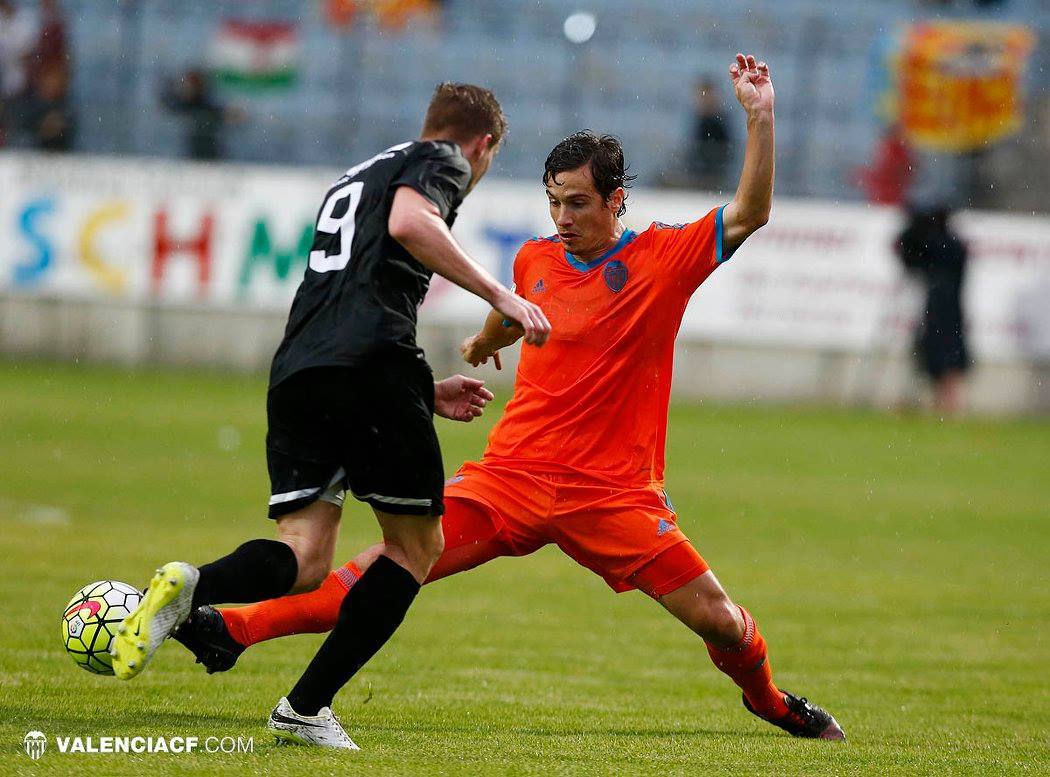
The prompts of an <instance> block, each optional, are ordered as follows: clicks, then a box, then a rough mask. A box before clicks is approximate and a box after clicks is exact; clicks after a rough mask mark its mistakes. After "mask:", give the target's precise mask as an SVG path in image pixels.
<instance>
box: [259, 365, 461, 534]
mask: <svg viewBox="0 0 1050 777" xmlns="http://www.w3.org/2000/svg"><path fill="white" fill-rule="evenodd" d="M266 416H267V420H268V422H269V429H268V431H267V434H266V464H267V467H268V468H269V470H270V494H271V496H270V517H271V518H280V517H281V516H282V515H287V514H288V513H291V512H294V511H296V510H300V509H302V508H303V507H306V506H307V505H309V504H311V503H312V502H315V501H317V500H318V499H325V501H330V502H334V503H336V504H342V491H343V489H344V488H346V489H349V491H350V493H351V494H352V495H353V496H354V498H356V499H359V500H360V501H362V502H367V503H368V504H370V505H372V507H374V508H375V509H377V510H380V511H382V512H385V513H394V514H402V515H435V516H436V515H441V514H442V513H443V512H444V511H445V506H444V503H443V502H442V500H441V495H442V490H443V488H444V479H445V476H444V468H443V467H442V463H441V448H440V446H439V445H438V438H437V432H436V431H435V430H434V376H433V373H432V372H431V371H430V367H429V366H428V365H427V363H426V362H425V361H424V360H423V359H421V358H418V357H416V356H413V355H400V354H398V355H396V356H392V357H386V358H383V359H376V360H374V362H373V363H370V364H369V365H368V366H367V367H314V368H311V369H306V370H302V371H301V372H297V373H295V374H294V375H292V376H291V377H289V378H287V379H285V380H284V381H282V382H280V383H278V384H277V385H276V386H275V387H273V388H272V389H270V392H269V394H268V395H267V399H266Z"/></svg>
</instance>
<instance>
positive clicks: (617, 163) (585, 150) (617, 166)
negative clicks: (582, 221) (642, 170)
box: [543, 130, 638, 216]
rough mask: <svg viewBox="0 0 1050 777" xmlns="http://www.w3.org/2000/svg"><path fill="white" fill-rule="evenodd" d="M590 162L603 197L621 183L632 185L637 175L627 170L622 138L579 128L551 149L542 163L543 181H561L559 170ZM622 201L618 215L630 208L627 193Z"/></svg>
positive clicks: (609, 195) (628, 186)
mask: <svg viewBox="0 0 1050 777" xmlns="http://www.w3.org/2000/svg"><path fill="white" fill-rule="evenodd" d="M587 163H590V166H591V176H592V177H593V178H594V188H595V189H597V191H598V194H600V195H601V197H602V199H603V200H608V199H609V198H610V197H611V196H612V193H613V192H614V191H616V190H617V189H618V188H620V187H621V186H622V187H623V188H624V189H629V188H630V186H631V181H633V180H634V179H635V178H637V177H638V176H635V175H628V174H627V165H626V164H624V161H623V146H622V145H620V140H619V138H616V137H613V136H612V135H595V134H594V133H593V132H591V131H590V130H580V131H579V132H574V133H573V134H571V135H569V137H567V138H565V140H563V141H562V142H561V143H559V144H558V145H556V146H555V147H554V148H553V149H551V152H550V154H548V155H547V161H546V162H545V163H544V165H543V185H544V186H546V185H547V184H549V183H550V182H551V181H554V183H558V179H557V178H556V176H557V174H558V173H564V172H565V171H566V170H575V169H576V168H577V167H582V166H583V165H585V164H587ZM623 203H624V204H623V205H621V206H620V210H618V211H617V212H616V215H617V216H622V215H623V214H624V213H626V212H627V194H626V193H625V194H624V197H623Z"/></svg>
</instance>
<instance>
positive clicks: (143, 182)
mask: <svg viewBox="0 0 1050 777" xmlns="http://www.w3.org/2000/svg"><path fill="white" fill-rule="evenodd" d="M339 172H340V171H338V170H317V169H311V170H293V169H288V168H276V167H262V166H233V165H218V166H205V165H195V164H188V163H180V162H171V161H166V160H137V159H127V158H118V159H110V158H99V157H94V158H92V157H48V156H41V155H33V154H30V155H24V154H2V155H0V292H2V293H6V294H46V295H59V296H64V295H68V296H74V297H79V298H83V297H92V298H99V299H106V298H126V299H133V300H142V301H156V302H160V303H171V304H180V303H186V302H193V303H200V304H206V305H216V306H223V307H237V306H255V307H259V306H261V307H268V308H284V307H286V306H287V305H288V304H289V302H290V300H291V298H292V295H293V294H294V292H295V288H296V285H297V284H298V281H299V278H300V277H301V275H302V272H303V268H304V267H305V263H306V255H307V253H308V251H309V240H310V236H311V230H312V224H313V220H314V217H315V215H316V209H317V207H318V205H319V204H320V201H321V198H322V196H323V194H324V192H325V190H326V189H327V188H328V186H329V185H330V183H331V181H332V180H334V179H335V178H336V177H338V175H339ZM628 204H629V213H628V215H627V217H626V218H625V221H626V222H627V224H628V226H630V227H631V228H633V229H636V230H642V229H645V228H646V227H648V225H649V224H650V222H652V221H654V220H658V221H663V222H667V223H675V222H685V221H690V220H694V219H697V218H700V217H701V216H703V215H704V214H705V213H706V212H707V211H708V210H710V209H711V208H713V207H716V206H717V205H720V204H722V203H721V202H720V201H718V200H716V199H713V198H712V197H711V196H710V195H705V194H688V193H682V192H661V191H655V190H644V189H638V190H635V191H632V192H631V196H630V200H629V203H628ZM901 224H902V215H901V214H900V213H899V212H898V211H896V210H894V209H891V208H881V207H867V206H864V205H857V204H838V203H831V202H822V201H807V200H793V199H788V198H777V200H776V203H775V206H774V213H773V218H772V220H771V222H770V224H769V225H767V226H766V227H765V228H764V229H763V230H761V231H760V232H759V233H758V234H756V235H755V236H753V237H752V238H751V239H750V240H749V241H748V242H747V243H746V244H745V245H744V246H743V247H742V248H741V249H740V250H739V251H738V252H737V254H736V256H734V257H733V258H732V259H731V260H730V261H729V262H728V263H727V264H725V265H724V266H723V267H721V268H719V269H718V271H717V272H715V273H714V275H712V276H711V278H709V279H708V281H707V282H706V283H705V284H704V285H703V286H702V287H701V289H700V290H699V292H698V293H697V295H696V297H695V298H694V300H693V303H692V304H691V305H690V307H689V309H688V311H687V313H686V317H685V321H684V322H683V326H682V331H683V333H685V334H687V335H688V336H689V337H691V338H696V339H706V340H711V341H715V342H731V343H740V344H748V343H755V344H763V345H770V344H773V345H779V344H783V345H785V346H802V347H817V348H828V349H836V350H843V351H847V352H868V351H871V350H877V349H883V348H894V347H898V348H899V347H904V345H906V343H907V342H908V338H909V336H910V335H909V333H910V330H911V327H912V323H913V321H914V319H915V316H916V315H917V313H918V306H919V304H920V301H919V299H918V298H916V295H915V293H914V290H912V289H909V284H908V283H907V282H906V280H905V278H904V276H903V274H902V272H901V270H900V267H899V263H898V261H897V259H896V257H895V256H894V253H893V243H894V240H895V237H896V234H897V232H898V231H899V229H900V228H901ZM956 225H957V227H958V228H959V230H960V232H961V233H962V234H963V236H964V237H965V238H966V239H967V241H968V243H969V245H970V258H971V262H970V266H969V273H968V277H967V285H966V307H967V317H968V321H969V331H970V335H971V341H972V350H973V352H974V355H975V356H976V357H977V358H979V359H983V360H988V361H1003V362H1013V361H1028V360H1032V359H1043V360H1045V359H1048V358H1050V219H1046V218H1037V217H1026V216H1015V215H1004V214H994V213H977V212H965V213H962V214H959V215H958V217H957V218H956ZM553 231H554V229H553V227H552V225H551V223H550V221H549V217H548V215H547V206H546V199H545V197H544V196H543V193H542V188H541V186H540V184H539V182H538V176H537V181H536V182H529V183H511V182H505V181H495V180H494V181H489V180H486V181H484V182H483V183H482V184H481V185H480V186H479V187H478V189H477V190H476V191H475V192H474V193H473V194H472V195H471V196H470V197H469V198H468V199H467V201H466V202H465V203H464V205H463V207H462V208H461V210H460V217H459V220H458V221H457V223H456V227H455V230H454V232H455V234H456V236H457V238H458V239H459V240H460V242H461V243H462V244H463V245H464V247H465V248H466V249H467V250H468V251H469V252H470V253H471V254H472V255H473V256H475V257H476V258H477V259H478V260H479V261H481V262H482V263H483V264H485V265H486V266H487V267H488V268H489V269H490V270H492V271H493V272H494V273H495V274H496V275H497V276H498V277H500V278H501V279H502V280H504V281H506V282H509V278H510V269H511V264H512V261H513V257H514V253H515V251H516V249H517V247H518V246H519V245H520V244H521V243H522V242H523V241H524V240H526V239H528V238H530V237H533V236H535V235H541V234H550V233H551V232H553ZM484 312H485V306H484V304H483V303H482V302H481V301H480V300H477V299H475V298H473V297H471V296H470V295H469V294H466V293H465V292H462V291H461V290H459V289H457V288H455V287H453V286H452V285H451V284H449V283H447V282H446V281H444V280H442V279H440V278H435V280H434V283H433V285H432V290H431V294H430V295H429V297H428V299H427V302H426V304H425V305H424V310H423V313H422V320H424V321H428V320H429V321H433V322H440V321H445V322H448V321H455V322H462V323H468V324H471V323H477V322H480V321H481V319H482V317H483V315H484Z"/></svg>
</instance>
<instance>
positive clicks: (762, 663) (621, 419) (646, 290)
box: [177, 54, 845, 739]
mask: <svg viewBox="0 0 1050 777" xmlns="http://www.w3.org/2000/svg"><path fill="white" fill-rule="evenodd" d="M730 76H731V79H732V82H733V86H734V89H735V91H736V96H737V98H738V100H739V101H740V103H741V105H742V106H743V107H744V109H745V111H746V113H747V129H748V136H747V149H746V154H745V159H744V167H743V171H742V173H741V177H740V182H739V186H738V188H737V191H736V194H735V196H734V197H733V200H732V201H731V202H730V203H729V204H727V205H725V206H724V207H722V208H718V209H715V210H713V211H711V212H710V213H708V214H707V215H706V216H704V217H703V218H702V219H700V220H699V221H695V222H692V223H690V224H677V225H667V224H661V223H655V224H653V225H652V226H650V227H649V228H648V229H647V230H645V231H644V232H642V233H636V232H633V231H631V230H628V229H626V228H625V227H624V226H623V224H622V223H621V222H620V220H619V217H620V216H622V215H623V214H624V212H625V206H624V201H625V199H626V197H627V194H626V191H625V187H627V186H629V183H630V180H631V176H628V175H626V172H625V165H624V159H623V151H622V149H621V147H620V144H619V142H618V141H617V140H616V139H615V138H612V137H609V136H596V135H594V134H591V133H589V132H578V133H576V134H574V135H572V136H570V137H568V138H566V139H565V140H563V141H562V142H561V143H559V144H558V145H557V146H556V147H555V148H554V150H553V151H551V153H550V155H549V156H548V158H547V162H546V165H545V170H544V176H543V181H544V184H545V186H546V192H547V197H548V199H549V202H550V211H551V217H552V219H553V220H554V223H555V225H556V226H557V235H554V236H551V237H546V238H537V239H534V240H531V241H529V242H527V243H526V244H525V245H524V246H522V248H521V250H520V251H519V252H518V255H517V258H516V260H515V263H514V282H515V286H516V290H517V292H518V293H519V294H521V295H522V296H523V297H525V298H526V299H528V300H529V301H531V302H533V303H535V304H537V305H539V306H540V307H541V308H542V309H543V311H544V312H545V314H546V315H547V317H548V319H549V320H550V322H551V336H550V339H549V341H548V343H547V345H546V347H544V348H542V349H540V348H534V347H528V346H525V347H523V348H522V353H521V360H520V364H519V367H518V373H517V379H516V382H515V387H514V396H513V398H512V399H511V400H510V402H509V403H508V405H507V408H506V411H505V413H504V416H503V418H502V419H501V420H500V422H499V423H498V424H497V425H496V427H495V429H494V430H493V431H492V434H491V436H490V438H489V444H488V447H487V449H486V450H485V453H484V456H483V457H482V460H481V461H480V462H467V463H466V464H464V465H463V467H462V468H460V470H459V471H458V472H457V473H456V475H455V476H454V477H452V478H450V479H449V480H448V481H447V483H446V486H445V491H444V500H445V504H446V513H445V516H444V519H443V529H444V535H445V550H444V553H443V555H442V556H441V558H440V560H439V561H438V562H437V564H436V565H435V566H434V568H433V570H432V571H431V573H430V577H429V578H428V580H427V582H431V581H433V580H437V579H440V578H442V577H446V576H448V575H451V574H455V573H457V572H462V571H464V570H467V569H471V568H473V567H475V566H478V565H479V564H483V563H485V562H486V561H489V560H491V559H493V558H497V557H500V556H522V555H526V554H529V553H532V552H534V551H535V550H537V549H539V548H540V547H542V546H544V545H547V544H549V543H552V542H553V543H556V544H557V545H558V546H559V547H560V548H561V549H562V550H563V551H564V552H565V553H566V554H568V555H569V556H571V557H572V558H573V559H575V560H576V561H577V562H579V563H580V564H582V565H583V566H585V567H587V568H588V569H591V570H592V571H594V572H595V573H597V574H598V575H600V576H601V577H602V578H604V579H605V581H606V582H607V583H608V584H609V585H610V586H611V587H612V588H613V590H615V591H618V592H619V591H627V590H631V589H635V588H638V589H641V590H642V591H644V592H645V593H647V594H648V595H649V596H651V597H652V598H654V599H656V601H658V602H659V603H660V604H661V605H663V606H664V607H665V608H666V609H667V610H668V611H669V612H670V613H671V614H672V615H674V616H675V617H676V618H678V619H679V620H680V621H682V622H683V623H684V624H685V625H686V626H687V627H689V628H690V629H692V630H693V631H694V632H695V633H696V634H697V635H699V636H700V637H701V638H702V639H703V640H704V642H705V643H706V645H707V650H708V653H709V654H710V656H711V659H712V661H713V662H714V664H715V666H716V667H718V668H719V669H720V670H721V671H722V672H724V673H725V674H727V675H729V677H731V678H732V679H733V681H734V682H735V683H736V684H737V685H738V686H739V687H740V688H741V689H742V691H743V702H744V706H745V707H746V708H747V709H748V710H749V711H751V712H753V713H754V714H755V715H757V716H758V717H760V718H762V719H763V720H766V721H768V722H769V723H772V724H773V725H776V726H779V727H780V728H782V729H784V730H786V731H788V732H789V733H791V734H793V735H795V736H800V737H809V738H820V739H844V738H845V736H844V734H843V731H842V729H841V727H840V726H839V725H838V723H837V722H836V721H835V719H834V718H833V717H832V716H831V715H830V714H828V713H827V712H826V711H824V710H823V709H821V708H820V707H818V706H816V705H814V704H811V703H810V702H808V701H807V700H806V699H805V698H801V697H798V696H794V695H792V694H790V693H788V692H786V691H783V690H782V689H780V688H778V687H777V686H776V684H775V683H774V682H773V676H772V669H771V665H770V662H769V659H768V655H767V651H766V643H765V640H764V639H763V637H762V635H761V633H760V632H759V631H758V627H757V626H756V624H755V621H754V619H753V618H752V617H751V615H750V614H749V613H748V611H747V610H745V609H744V608H743V607H740V606H739V605H737V604H735V603H734V602H732V601H731V600H730V599H729V597H728V596H727V595H726V592H725V590H724V589H723V588H722V586H721V585H720V584H719V582H718V580H717V579H716V578H715V575H714V573H713V572H712V571H711V570H710V568H709V567H708V565H707V563H706V562H705V561H704V559H703V558H702V557H701V556H700V554H699V553H698V552H697V551H696V549H695V548H694V547H693V545H692V544H691V543H690V542H689V540H688V539H687V538H686V537H685V535H684V534H683V533H682V531H681V530H680V529H679V528H678V526H677V517H676V515H675V513H674V511H673V509H672V507H671V504H670V502H669V500H668V499H667V495H666V493H665V491H664V447H665V437H666V427H667V407H668V401H669V397H670V389H671V373H672V362H673V354H674V341H675V337H676V335H677V333H678V328H679V325H680V324H681V319H682V315H683V313H684V311H685V308H686V305H687V303H688V302H689V298H690V297H691V295H692V294H693V292H694V291H695V290H696V289H697V287H698V286H699V285H700V284H701V283H702V282H703V281H704V280H705V279H706V278H707V277H708V276H709V275H710V274H711V273H712V272H713V271H714V270H715V269H716V268H717V267H718V265H719V264H721V263H722V262H724V261H726V260H727V259H728V258H729V257H730V256H731V255H732V253H733V252H734V251H735V250H736V249H737V248H738V247H739V246H740V245H741V243H743V241H744V240H745V239H746V238H747V237H748V236H749V235H750V234H752V233H753V232H754V231H756V230H757V229H759V228H760V227H761V226H762V225H764V224H765V223H766V221H767V220H768V217H769V211H770V206H771V201H772V192H773V168H774V132H773V85H772V81H771V80H770V77H769V69H768V67H767V66H766V64H765V63H764V62H756V61H755V58H754V57H752V56H748V57H745V56H743V55H740V54H738V55H737V57H736V62H735V63H734V64H733V65H732V67H731V68H730ZM521 334H522V332H521V330H520V329H518V328H516V327H511V326H508V325H506V322H505V321H504V320H503V317H502V316H501V315H499V314H498V313H496V312H493V313H492V314H490V316H489V318H488V320H487V321H486V323H485V326H484V328H483V329H482V331H481V332H480V333H479V334H477V335H475V336H473V337H471V338H468V340H467V341H465V342H464V344H463V355H464V358H465V359H466V360H467V361H468V362H471V363H472V364H474V365H477V364H479V363H482V362H485V361H487V360H488V359H489V358H495V359H496V360H497V362H498V359H499V351H500V349H502V348H505V347H507V346H509V345H511V344H513V343H514V342H516V341H517V340H518V339H519V338H520V337H521ZM376 555H378V551H377V549H376V548H373V549H370V550H368V551H365V552H364V553H362V554H361V555H359V556H358V557H357V558H355V559H354V561H352V562H350V563H348V564H347V565H345V566H344V567H342V568H341V569H339V570H337V571H336V572H333V573H332V574H331V575H329V577H328V579H327V580H326V581H325V582H324V584H323V585H322V586H321V588H319V589H318V590H317V591H314V592H310V593H305V594H299V595H297V596H291V597H285V598H282V599H275V600H271V601H269V602H263V603H260V604H255V605H250V606H248V607H242V608H235V609H224V610H215V609H212V608H200V610H198V611H197V612H195V613H194V615H193V617H192V618H191V620H190V622H189V624H188V626H187V627H185V628H184V631H183V632H182V633H180V634H178V635H177V638H179V639H180V641H182V642H183V643H184V644H186V645H187V647H189V648H190V649H191V650H193V651H194V653H195V654H196V655H197V656H198V660H200V661H202V662H203V663H204V664H205V666H206V667H207V668H208V669H209V671H223V670H225V669H229V668H230V667H232V665H233V663H234V662H235V661H236V660H237V657H238V656H239V654H240V653H241V652H242V651H243V650H244V648H245V647H246V646H248V645H251V644H254V643H256V642H260V641H263V640H266V639H272V638H274V637H278V636H283V635H287V634H294V633H301V632H317V631H326V630H328V629H330V628H332V626H333V625H334V624H335V622H336V619H337V617H338V612H339V603H340V602H341V601H342V599H343V597H344V596H345V594H346V591H347V589H348V588H349V587H350V586H352V585H353V584H354V583H355V582H356V580H357V579H358V578H359V577H360V576H361V574H362V570H363V569H364V568H367V566H368V565H369V564H370V563H371V561H372V560H373V559H374V558H375V557H376Z"/></svg>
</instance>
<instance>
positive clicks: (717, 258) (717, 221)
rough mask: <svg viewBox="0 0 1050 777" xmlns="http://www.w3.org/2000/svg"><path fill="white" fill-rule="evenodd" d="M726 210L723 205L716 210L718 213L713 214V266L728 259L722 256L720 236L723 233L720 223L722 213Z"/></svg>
mask: <svg viewBox="0 0 1050 777" xmlns="http://www.w3.org/2000/svg"><path fill="white" fill-rule="evenodd" d="M725 209H726V206H725V205H723V206H722V207H721V208H719V209H718V213H716V214H715V264H722V262H724V261H725V260H726V259H727V258H728V257H723V256H722V235H723V233H724V232H725V225H724V224H723V223H722V211H724V210H725Z"/></svg>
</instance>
